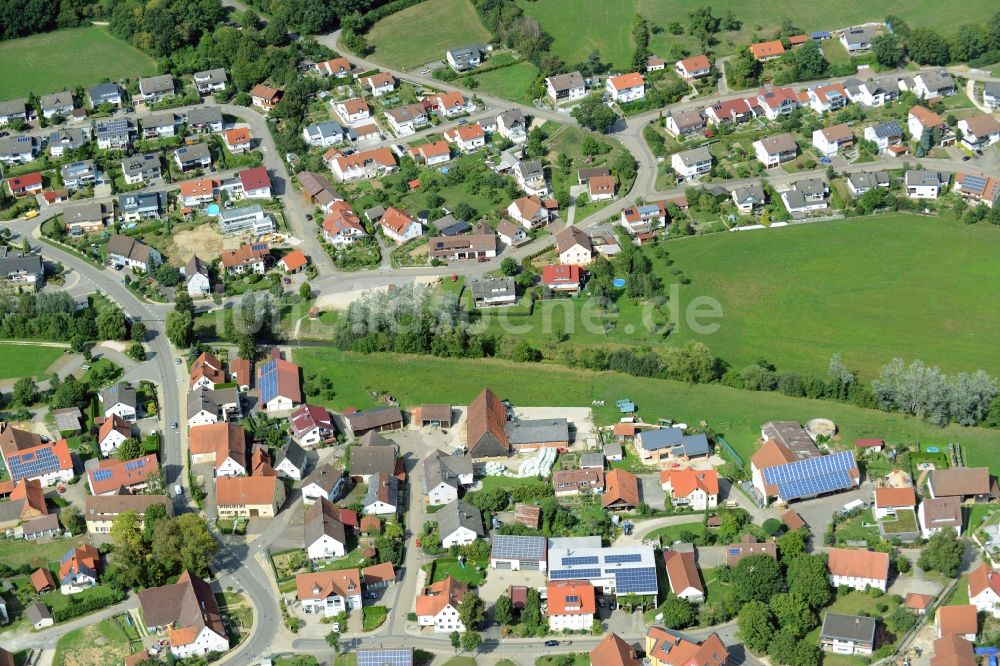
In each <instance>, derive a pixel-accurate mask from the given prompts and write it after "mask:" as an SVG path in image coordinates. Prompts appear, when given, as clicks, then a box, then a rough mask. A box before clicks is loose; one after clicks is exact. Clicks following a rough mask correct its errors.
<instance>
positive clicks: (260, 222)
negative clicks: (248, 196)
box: [216, 204, 275, 273]
mask: <svg viewBox="0 0 1000 666" xmlns="http://www.w3.org/2000/svg"><path fill="white" fill-rule="evenodd" d="M216 220H217V221H218V223H219V232H220V233H222V234H224V235H227V236H228V235H231V234H248V235H250V236H258V237H259V236H263V235H264V234H268V233H271V232H272V231H274V228H275V227H274V219H273V218H272V217H271V215H270V214H269V213H267V212H265V211H264V209H263V208H261V206H260V205H259V204H253V205H252V206H242V207H240V208H226V209H225V210H222V211H220V212H219V214H218V215H217V216H216ZM251 247H256V246H251ZM241 249H242V248H241ZM236 252H239V250H237V251H236ZM226 254H227V253H223V257H225V256H226ZM257 272H260V273H263V270H260V271H257Z"/></svg>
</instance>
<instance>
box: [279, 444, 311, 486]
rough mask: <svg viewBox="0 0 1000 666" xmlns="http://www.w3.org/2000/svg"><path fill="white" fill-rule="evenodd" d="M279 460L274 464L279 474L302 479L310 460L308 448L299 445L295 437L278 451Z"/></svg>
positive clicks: (297, 479) (298, 479)
mask: <svg viewBox="0 0 1000 666" xmlns="http://www.w3.org/2000/svg"><path fill="white" fill-rule="evenodd" d="M277 460H278V462H277V463H276V464H275V465H274V471H275V472H277V473H278V475H279V476H284V477H288V478H289V479H294V480H296V481H301V480H302V477H303V476H304V475H305V472H306V466H307V465H308V460H307V459H306V450H305V449H303V448H302V447H301V446H299V445H298V442H296V441H295V440H294V439H290V440H288V441H287V442H285V444H284V446H282V447H281V449H280V450H279V451H278V458H277Z"/></svg>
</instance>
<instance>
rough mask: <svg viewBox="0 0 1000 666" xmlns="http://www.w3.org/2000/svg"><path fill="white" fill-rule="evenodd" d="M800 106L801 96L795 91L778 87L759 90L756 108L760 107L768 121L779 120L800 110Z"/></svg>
mask: <svg viewBox="0 0 1000 666" xmlns="http://www.w3.org/2000/svg"><path fill="white" fill-rule="evenodd" d="M800 104H801V102H800V99H799V96H798V95H797V94H796V93H795V91H794V90H792V89H791V88H787V87H782V86H777V87H768V88H762V89H761V90H759V91H758V92H757V99H756V104H755V107H759V108H760V110H761V111H763V112H764V115H765V116H767V118H768V120H777V119H778V118H780V117H781V116H787V115H788V114H790V113H791V112H792V111H794V110H795V109H797V108H799V106H800ZM758 115H759V114H758Z"/></svg>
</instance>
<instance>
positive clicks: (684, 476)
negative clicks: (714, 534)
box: [660, 467, 719, 511]
mask: <svg viewBox="0 0 1000 666" xmlns="http://www.w3.org/2000/svg"><path fill="white" fill-rule="evenodd" d="M660 485H661V486H662V487H663V490H664V492H666V493H667V496H668V497H669V498H670V501H671V502H672V503H673V505H674V506H687V507H690V508H691V509H693V510H695V511H705V510H707V509H714V508H715V507H717V506H718V505H719V473H718V472H716V471H715V470H714V469H708V470H702V469H694V468H690V467H689V468H686V469H668V470H663V471H662V472H660Z"/></svg>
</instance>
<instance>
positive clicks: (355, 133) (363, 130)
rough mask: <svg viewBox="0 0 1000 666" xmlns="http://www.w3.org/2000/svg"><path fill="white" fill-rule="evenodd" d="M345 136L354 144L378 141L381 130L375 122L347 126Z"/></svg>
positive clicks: (380, 136)
mask: <svg viewBox="0 0 1000 666" xmlns="http://www.w3.org/2000/svg"><path fill="white" fill-rule="evenodd" d="M347 138H348V139H350V140H351V141H352V142H354V143H355V144H358V143H365V142H367V141H379V140H380V139H381V138H382V130H380V129H379V127H378V125H376V124H375V123H366V124H361V125H355V126H354V127H348V128H347Z"/></svg>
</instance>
